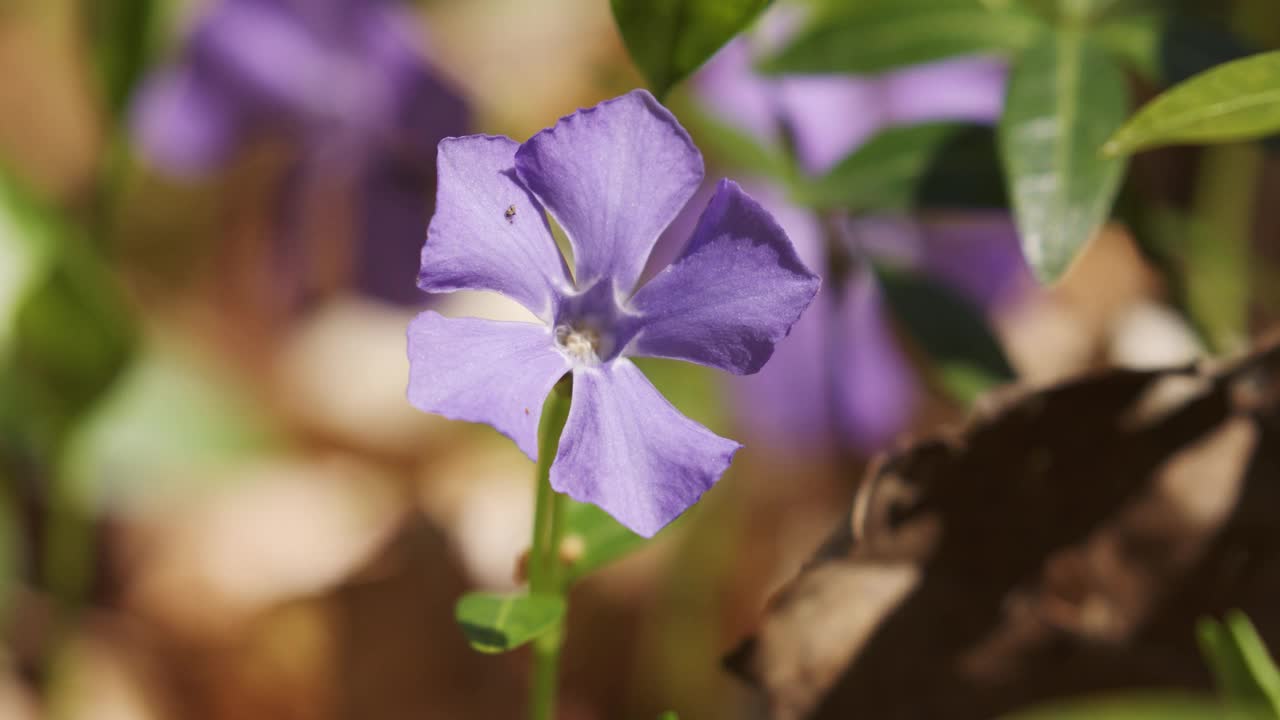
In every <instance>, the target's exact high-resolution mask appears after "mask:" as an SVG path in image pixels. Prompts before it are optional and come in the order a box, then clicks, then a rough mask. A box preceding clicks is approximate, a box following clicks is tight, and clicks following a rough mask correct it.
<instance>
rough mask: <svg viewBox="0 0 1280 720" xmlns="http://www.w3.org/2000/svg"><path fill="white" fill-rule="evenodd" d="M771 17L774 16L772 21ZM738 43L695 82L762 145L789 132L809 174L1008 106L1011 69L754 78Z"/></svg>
mask: <svg viewBox="0 0 1280 720" xmlns="http://www.w3.org/2000/svg"><path fill="white" fill-rule="evenodd" d="M766 19H768V18H766ZM752 62H753V57H752V53H751V50H750V48H749V47H748V45H747V44H746V42H745V41H744V40H735V41H734V42H732V43H730V44H729V45H727V46H726V47H725V48H724V49H723V50H721V51H720V52H719V53H717V54H716V56H715V57H713V58H712V59H711V61H710V62H708V63H707V65H706V67H704V68H703V69H702V70H701V71H699V73H698V74H697V75H696V76H694V79H693V85H694V88H695V90H696V92H697V94H698V96H699V98H700V99H702V101H703V102H704V103H705V104H706V106H707V107H708V108H709V109H710V110H711V111H712V112H713V114H715V115H716V116H717V117H719V118H720V119H721V120H723V121H724V122H726V123H728V124H730V125H733V126H735V127H737V128H738V129H740V130H744V131H746V132H748V133H750V134H751V135H752V136H753V137H755V138H756V139H757V140H759V141H761V142H764V143H770V144H773V143H778V142H781V141H782V139H783V138H782V137H781V133H782V131H783V128H786V129H787V130H788V132H789V133H790V136H791V137H790V140H791V141H792V142H793V143H794V145H795V151H796V156H797V159H798V160H799V161H800V165H801V167H802V168H804V170H805V171H807V172H810V173H822V172H825V171H826V170H829V169H831V167H832V166H833V165H835V164H836V163H837V162H839V161H840V160H841V159H842V158H844V156H845V155H847V154H848V153H850V152H852V151H853V150H854V149H856V148H857V147H858V146H859V145H861V144H862V143H863V142H865V141H867V140H869V139H871V138H872V137H874V136H875V134H876V133H878V132H880V131H881V130H884V129H886V128H889V127H893V126H896V125H910V124H912V123H920V122H926V121H937V120H955V121H969V122H977V123H990V122H993V121H994V120H995V119H996V118H998V117H999V116H1000V109H1001V107H1002V105H1003V102H1004V83H1005V76H1006V74H1007V73H1006V68H1005V63H1003V62H1002V61H1000V60H996V59H992V58H985V57H966V58H958V59H955V60H947V61H943V62H937V63H930V64H927V65H918V66H914V67H908V68H903V69H901V70H895V71H892V72H887V73H884V74H881V75H876V76H853V75H789V76H782V77H762V76H760V75H757V74H755V72H754V71H753V70H752V67H751V64H752Z"/></svg>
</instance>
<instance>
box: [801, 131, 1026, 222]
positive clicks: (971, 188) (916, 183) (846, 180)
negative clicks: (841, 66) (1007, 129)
mask: <svg viewBox="0 0 1280 720" xmlns="http://www.w3.org/2000/svg"><path fill="white" fill-rule="evenodd" d="M1001 184H1002V183H1001V178H1000V175H999V166H998V165H997V162H996V152H995V144H994V141H993V138H992V135H991V132H990V131H989V130H987V129H986V128H981V127H976V126H973V125H965V124H958V123H925V124H920V125H904V126H900V127H894V128H889V129H887V130H885V131H883V132H881V133H879V134H877V135H876V136H875V137H873V138H872V139H871V140H870V141H868V142H866V143H864V144H863V145H860V146H859V147H858V148H857V149H855V150H854V151H853V152H852V153H850V154H849V155H848V156H847V157H845V158H844V159H843V160H841V161H840V162H839V163H837V164H836V166H835V167H833V168H832V169H831V170H830V171H828V172H827V174H826V175H824V176H822V177H820V178H816V179H813V180H807V181H798V182H797V187H796V188H795V191H794V199H795V200H796V201H797V202H799V203H800V204H803V205H809V206H813V207H818V208H840V209H846V210H871V211H879V210H909V209H912V208H916V207H921V206H927V207H973V206H986V207H991V206H996V205H1003V202H1002V201H1003V197H1002V193H1001Z"/></svg>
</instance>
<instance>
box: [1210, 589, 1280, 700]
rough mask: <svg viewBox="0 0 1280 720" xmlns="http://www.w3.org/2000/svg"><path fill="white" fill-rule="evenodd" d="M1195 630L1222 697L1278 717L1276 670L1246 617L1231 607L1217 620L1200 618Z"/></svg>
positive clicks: (1279, 687)
mask: <svg viewBox="0 0 1280 720" xmlns="http://www.w3.org/2000/svg"><path fill="white" fill-rule="evenodd" d="M1196 630H1197V634H1198V636H1199V639H1200V650H1201V652H1203V653H1204V656H1205V660H1206V661H1207V662H1208V663H1209V667H1210V669H1212V670H1213V675H1214V678H1216V680H1217V684H1218V692H1219V693H1220V694H1221V695H1222V696H1223V698H1224V699H1226V700H1227V701H1229V702H1231V703H1233V704H1239V705H1244V706H1251V707H1259V708H1263V707H1265V708H1269V709H1270V713H1269V714H1268V716H1269V717H1272V718H1280V671H1277V670H1276V666H1275V662H1274V661H1272V659H1271V655H1270V653H1268V652H1267V647H1266V645H1264V644H1263V642H1262V639H1261V638H1260V637H1258V633H1257V631H1256V630H1255V629H1254V627H1253V623H1251V622H1250V621H1249V618H1248V617H1247V616H1246V615H1245V614H1244V613H1242V612H1240V611H1233V612H1230V613H1228V614H1227V616H1226V618H1225V621H1224V622H1221V623H1220V622H1218V621H1217V620H1214V619H1212V618H1205V619H1203V620H1201V621H1200V623H1199V625H1198V627H1197V628H1196Z"/></svg>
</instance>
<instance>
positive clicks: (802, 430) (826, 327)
mask: <svg viewBox="0 0 1280 720" xmlns="http://www.w3.org/2000/svg"><path fill="white" fill-rule="evenodd" d="M752 195H753V196H754V197H756V198H758V199H759V200H760V202H761V204H762V205H764V206H765V207H766V208H768V209H769V210H770V212H772V213H773V215H774V217H775V218H777V220H778V222H779V224H781V225H782V227H783V228H784V229H785V230H786V231H787V235H788V236H789V237H790V238H791V240H792V242H793V243H794V245H795V248H796V252H797V253H798V254H799V255H800V259H801V260H803V261H804V262H805V264H806V265H808V266H809V267H811V268H813V269H814V270H816V271H817V272H819V273H825V272H826V258H825V250H824V247H823V242H822V228H821V226H820V225H819V223H818V221H817V218H816V217H815V216H814V215H813V214H812V213H810V212H807V211H805V210H802V209H800V208H797V207H795V206H793V205H790V204H788V203H786V202H785V201H783V200H782V199H781V198H777V197H774V193H772V192H769V191H768V190H767V189H766V188H754V187H753V188H752ZM833 314H834V308H833V306H832V302H831V298H830V292H829V289H828V288H824V289H823V290H821V291H820V292H819V293H818V296H817V297H816V298H815V299H814V302H813V304H811V305H810V306H809V309H808V310H806V311H805V312H804V313H803V314H802V315H801V316H800V319H799V320H798V321H796V324H795V325H793V326H791V334H789V335H787V337H786V338H784V339H783V340H782V341H781V342H779V343H778V346H777V348H775V350H774V353H773V357H772V358H770V359H769V362H768V363H767V364H765V366H764V367H763V368H762V369H761V370H760V372H758V373H756V374H754V375H747V376H743V377H735V378H733V381H732V384H731V387H732V388H733V403H734V407H735V410H736V416H737V418H738V422H739V423H740V424H741V425H742V426H743V429H744V430H745V431H746V432H748V433H750V434H751V435H752V437H754V438H758V439H759V440H761V441H762V442H764V443H766V444H768V445H770V446H772V447H779V448H783V447H785V448H797V447H798V448H814V447H821V446H823V445H825V444H827V443H829V442H830V441H831V435H830V426H831V418H832V416H831V391H830V389H829V388H830V387H831V379H832V378H831V371H830V364H829V363H828V362H827V355H828V352H827V344H828V343H829V342H831V337H832V335H833V333H832V329H833V328H832V316H833Z"/></svg>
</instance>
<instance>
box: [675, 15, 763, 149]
mask: <svg viewBox="0 0 1280 720" xmlns="http://www.w3.org/2000/svg"><path fill="white" fill-rule="evenodd" d="M751 55H752V53H751V46H750V44H749V43H748V42H747V41H746V39H745V38H738V39H736V40H733V41H732V42H730V43H729V44H728V45H725V46H724V47H723V48H721V49H720V51H719V52H717V53H716V54H715V55H713V56H712V57H711V59H710V60H709V61H707V64H706V65H704V66H703V67H702V69H701V70H699V71H698V73H697V74H696V75H694V77H693V85H694V87H695V88H696V89H697V93H698V97H699V99H700V100H701V101H702V103H703V104H704V105H705V106H706V108H707V109H708V110H710V111H712V112H713V113H714V114H715V116H716V118H717V119H718V120H720V121H721V122H724V123H727V124H728V125H730V126H732V127H734V128H736V129H738V130H742V131H743V132H746V133H747V134H749V135H751V136H752V137H753V138H755V139H756V140H757V141H759V142H760V143H762V144H765V145H772V144H774V143H776V142H777V141H778V129H779V120H780V118H779V108H778V98H777V97H776V95H777V92H776V90H775V88H776V82H775V81H774V80H770V79H766V78H763V77H761V76H760V75H757V74H756V72H755V69H754V68H752V66H751V65H752V62H753V59H752V57H751Z"/></svg>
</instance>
